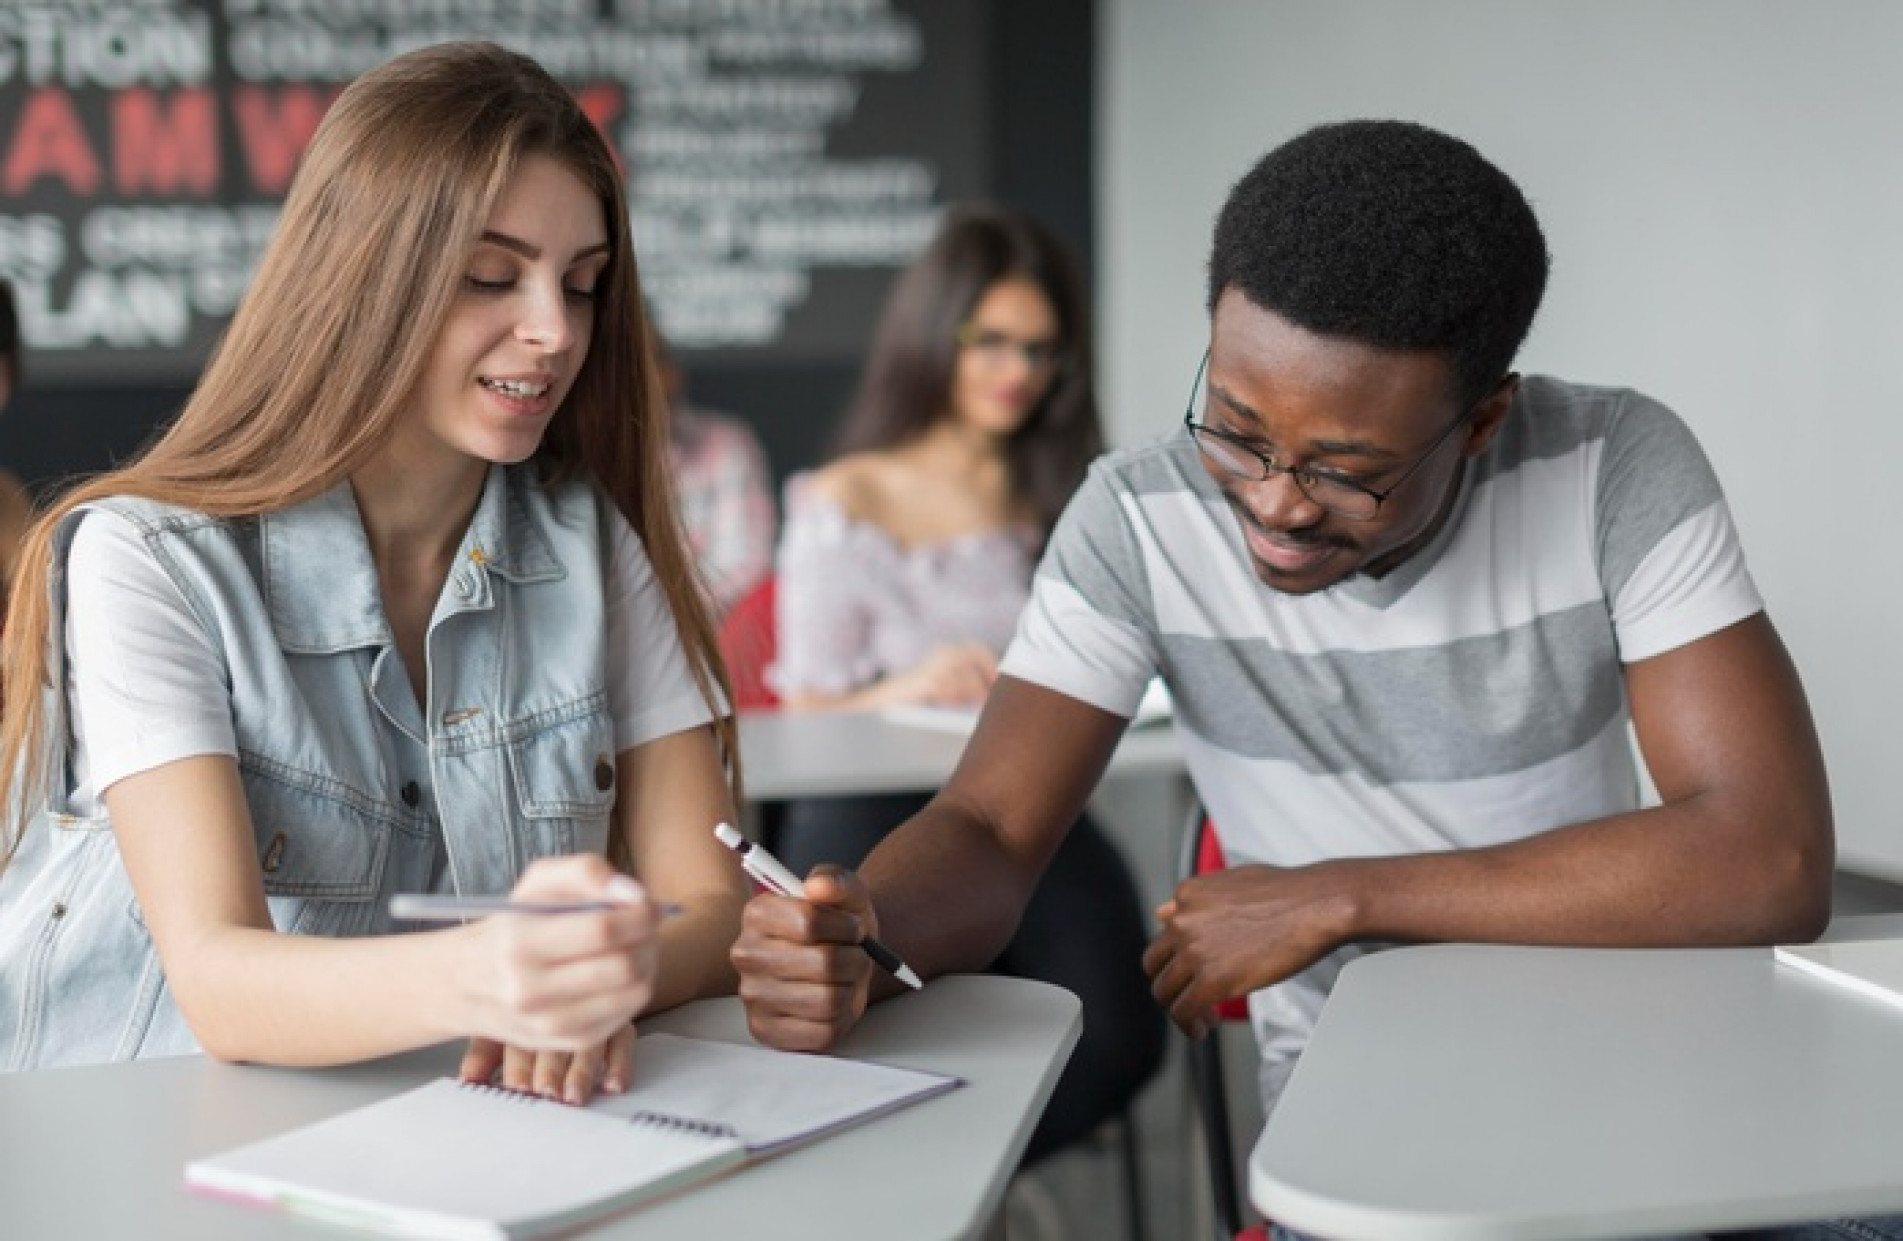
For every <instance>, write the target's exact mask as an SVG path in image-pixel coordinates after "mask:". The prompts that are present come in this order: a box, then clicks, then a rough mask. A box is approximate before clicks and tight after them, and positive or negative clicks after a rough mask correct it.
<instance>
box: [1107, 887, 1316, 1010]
mask: <svg viewBox="0 0 1903 1241" xmlns="http://www.w3.org/2000/svg"><path fill="white" fill-rule="evenodd" d="M1351 912H1352V903H1351V901H1350V900H1349V898H1348V896H1347V895H1346V891H1345V889H1344V887H1343V885H1342V883H1341V882H1340V877H1339V873H1338V870H1337V869H1336V868H1334V867H1332V866H1330V865H1329V864H1323V865H1319V866H1304V867H1300V868H1297V869H1292V870H1284V869H1282V868H1279V867H1274V866H1235V867H1230V868H1229V869H1227V870H1219V871H1212V872H1211V873H1209V874H1207V875H1199V876H1197V877H1196V878H1194V879H1186V880H1184V881H1183V882H1182V883H1180V884H1178V885H1177V886H1176V896H1175V899H1173V900H1169V901H1166V902H1164V904H1163V905H1162V906H1161V907H1160V908H1158V909H1157V911H1156V916H1157V920H1158V921H1159V922H1161V923H1162V930H1161V931H1159V932H1158V933H1157V937H1156V939H1155V940H1154V941H1152V942H1151V944H1150V947H1149V949H1148V951H1146V952H1145V953H1144V954H1143V968H1144V970H1145V971H1146V972H1148V974H1149V975H1150V993H1151V994H1152V995H1154V996H1155V997H1156V1001H1157V1003H1159V1004H1161V1005H1162V1006H1163V1007H1164V1008H1165V1009H1166V1010H1168V1012H1169V1015H1170V1019H1171V1020H1172V1021H1174V1022H1175V1023H1176V1024H1177V1026H1178V1028H1180V1029H1181V1030H1182V1031H1183V1033H1185V1034H1187V1035H1188V1036H1189V1037H1191V1038H1201V1037H1202V1036H1203V1035H1204V1034H1206V1033H1208V1031H1209V1029H1210V1028H1211V1026H1212V1025H1213V1024H1214V1020H1215V1017H1214V1009H1215V1007H1216V1005H1217V1004H1219V1003H1221V1002H1222V1001H1223V1000H1226V999H1229V998H1230V997H1231V996H1237V995H1243V994H1246V993H1247V992H1250V991H1254V990H1257V989H1258V988H1261V987H1266V986H1268V985H1269V984H1271V983H1276V982H1280V981H1282V980H1283V979H1284V978H1287V977H1288V976H1289V975H1291V974H1294V973H1296V972H1298V971H1300V970H1302V969H1305V968H1307V967H1308V966H1310V965H1313V964H1314V963H1315V962H1316V961H1318V960H1319V959H1321V957H1322V956H1323V955H1325V954H1326V953H1328V952H1329V951H1330V950H1332V949H1334V948H1335V947H1336V946H1338V945H1339V944H1341V943H1342V942H1344V941H1345V940H1346V939H1348V938H1349V937H1350V934H1351V932H1350V930H1349V927H1350V921H1349V919H1350V915H1351Z"/></svg>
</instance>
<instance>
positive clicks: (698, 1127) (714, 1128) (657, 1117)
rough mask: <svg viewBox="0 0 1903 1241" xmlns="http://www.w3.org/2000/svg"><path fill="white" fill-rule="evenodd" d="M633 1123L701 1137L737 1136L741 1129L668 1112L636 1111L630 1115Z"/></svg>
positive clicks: (629, 1121)
mask: <svg viewBox="0 0 1903 1241" xmlns="http://www.w3.org/2000/svg"><path fill="white" fill-rule="evenodd" d="M628 1123H629V1124H631V1125H644V1126H646V1127H648V1128H650V1129H666V1130H668V1131H669V1132H671V1133H691V1134H693V1135H694V1136H695V1137H700V1138H736V1137H739V1136H740V1132H739V1130H737V1129H735V1128H734V1127H733V1126H732V1125H723V1124H721V1123H719V1122H718V1121H712V1120H695V1119H694V1118H693V1117H692V1116H675V1115H672V1114H670V1113H668V1112H636V1113H634V1114H633V1115H632V1116H630V1117H628Z"/></svg>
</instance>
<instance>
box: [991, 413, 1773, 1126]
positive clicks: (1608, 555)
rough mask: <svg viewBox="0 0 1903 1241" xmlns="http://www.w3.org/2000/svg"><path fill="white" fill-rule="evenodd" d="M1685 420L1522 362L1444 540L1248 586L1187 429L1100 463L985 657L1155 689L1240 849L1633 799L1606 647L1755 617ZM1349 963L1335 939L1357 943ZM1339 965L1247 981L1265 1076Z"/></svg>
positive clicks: (1292, 853) (1521, 828)
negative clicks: (1292, 585)
mask: <svg viewBox="0 0 1903 1241" xmlns="http://www.w3.org/2000/svg"><path fill="white" fill-rule="evenodd" d="M1762 606H1763V605H1762V603H1761V601H1760V599H1759V597H1758V593H1757V589H1756V587H1755V585H1754V584H1753V583H1752V581H1751V576H1750V573H1749V572H1748V570H1747V569H1746V567H1745V563H1744V556H1743V553H1742V551H1741V550H1740V548H1739V545H1738V540H1737V535H1736V532H1735V530H1734V529H1733V526H1732V522H1731V516H1730V513H1729V511H1728V510H1727V508H1726V506H1725V503H1724V497H1723V495H1722V493H1721V492H1720V490H1719V486H1718V482H1717V479H1716V477H1715V476H1714V475H1713V473H1712V471H1711V467H1710V465H1709V463H1708V462H1707V461H1706V459H1705V456H1704V454H1703V452H1702V451H1701V450H1700V449H1699V447H1698V444H1697V442H1696V441H1695V440H1694V439H1693V438H1692V435H1691V433H1690V432H1689V431H1688V430H1687V429H1686V428H1685V426H1684V424H1683V423H1682V422H1680V421H1679V419H1678V418H1677V417H1676V416H1675V415H1674V414H1673V413H1671V411H1669V410H1667V409H1666V408H1665V407H1663V406H1662V405H1660V404H1658V403H1657V402H1655V401H1652V400H1650V399H1648V398H1646V397H1644V396H1641V395H1639V394H1637V393H1634V392H1630V391H1625V390H1620V389H1610V388H1590V387H1582V386H1577V385H1572V384H1566V383H1562V382H1559V381H1557V380H1552V379H1543V378H1538V377H1533V378H1529V379H1527V380H1526V381H1525V382H1524V383H1523V385H1522V386H1521V389H1520V395H1519V397H1518V399H1517V401H1516V403H1515V405H1514V409H1513V412H1512V414H1511V416H1510V417H1509V418H1508V419H1507V421H1506V422H1505V424H1504V425H1503V426H1502V427H1501V429H1500V432H1499V433H1498V434H1497V435H1496V436H1495V437H1494V439H1493V442H1492V443H1491V444H1490V445H1489V446H1488V448H1487V451H1486V452H1485V453H1484V454H1483V455H1482V456H1481V457H1479V458H1477V459H1475V460H1473V461H1471V462H1469V463H1468V465H1467V468H1466V469H1465V471H1464V472H1463V477H1462V480H1461V483H1460V494H1459V495H1458V497H1457V499H1456V501H1455V508H1454V511H1453V513H1452V514H1451V515H1450V517H1449V519H1448V521H1447V522H1446V524H1445V525H1444V526H1443V527H1442V528H1441V530H1440V531H1439V532H1438V534H1437V535H1436V536H1435V538H1434V540H1433V541H1432V542H1431V543H1430V544H1429V545H1428V546H1426V547H1424V548H1422V549H1421V551H1420V552H1418V553H1417V554H1416V555H1414V556H1413V557H1412V558H1411V559H1409V560H1408V561H1406V562H1405V563H1403V564H1402V565H1400V566H1399V567H1398V568H1396V569H1394V570H1393V571H1392V572H1390V573H1389V574H1387V575H1386V576H1385V577H1382V578H1379V579H1375V578H1369V577H1364V576H1356V577H1351V578H1349V579H1347V580H1345V581H1343V582H1341V583H1338V584H1337V585H1335V586H1334V587H1331V588H1330V589H1328V590H1324V591H1320V592H1317V593H1315V594H1312V595H1302V596H1297V595H1285V594H1281V593H1279V592H1277V591H1274V590H1272V589H1270V588H1269V587H1267V586H1264V585H1262V584H1261V582H1260V581H1259V580H1258V579H1257V578H1256V576H1255V574H1254V572H1253V571H1252V569H1251V568H1250V564H1249V558H1248V555H1247V552H1246V551H1245V549H1244V547H1243V543H1242V537H1241V534H1240V532H1239V531H1238V529H1237V526H1236V519H1235V517H1234V516H1233V515H1232V514H1231V513H1230V511H1229V509H1228V507H1227V506H1226V505H1225V504H1224V502H1223V500H1222V497H1221V495H1220V493H1219V492H1218V491H1217V489H1216V487H1215V485H1214V484H1213V483H1212V482H1211V481H1210V479H1209V477H1208V475H1207V474H1205V473H1204V471H1203V469H1202V466H1201V465H1200V464H1199V462H1198V460H1197V453H1196V448H1195V446H1194V444H1193V443H1192V442H1191V441H1190V438H1189V437H1188V436H1187V435H1186V434H1184V433H1183V432H1182V431H1181V430H1180V429H1179V430H1177V431H1175V432H1174V433H1172V434H1171V435H1169V436H1167V437H1165V438H1163V439H1161V440H1159V441H1157V442H1155V443H1152V444H1149V445H1146V446H1143V447H1138V448H1134V449H1129V450H1125V451H1122V452H1118V453H1114V454H1111V455H1110V456H1107V457H1105V458H1104V459H1102V460H1100V461H1099V462H1097V463H1096V465H1094V466H1093V467H1092V469H1091V472H1090V475H1089V478H1088V479H1087V480H1086V482H1085V483H1084V485H1083V487H1082V488H1081V489H1080V490H1079V491H1078V493H1077V496H1076V497H1075V499H1074V500H1073V501H1072V502H1071V505H1070V507H1069V508H1068V509H1067V510H1066V511H1065V514H1064V517H1063V519H1062V521H1061V522H1060V523H1059V524H1058V527H1057V530H1056V532H1055V534H1054V535H1053V536H1052V539H1051V544H1050V547H1049V549H1048V551H1047V553H1046V555H1045V557H1044V560H1043V563H1042V564H1041V565H1040V567H1039V569H1038V575H1037V580H1036V584H1035V587H1034V589H1033V592H1032V598H1031V602H1030V605H1029V606H1028V608H1027V609H1026V611H1025V613H1024V616H1023V618H1022V620H1021V622H1020V624H1019V627H1018V633H1017V637H1016V640H1015V641H1014V642H1013V644H1012V646H1011V648H1010V650H1009V652H1008V654H1007V655H1006V658H1005V660H1004V664H1003V671H1004V672H1005V673H1006V674H1008V675H1011V676H1015V677H1019V678H1021V679H1023V680H1026V681H1030V682H1034V683H1036V684H1039V685H1043V686H1046V687H1048V688H1051V689H1054V690H1057V691H1058V692H1060V693H1063V694H1066V695H1069V696H1070V697H1073V698H1077V699H1080V700H1082V701H1084V702H1088V703H1091V704H1093V705H1095V706H1098V707H1101V708H1103V709H1105V710H1108V711H1112V712H1116V713H1118V714H1121V715H1129V714H1130V713H1131V712H1132V711H1133V710H1134V709H1135V707H1136V704H1137V700H1138V698H1139V697H1140V695H1141V694H1142V692H1143V689H1144V686H1145V685H1146V683H1147V682H1148V681H1149V679H1150V678H1151V676H1153V675H1157V674H1160V675H1161V676H1162V677H1163V678H1164V680H1165V681H1166V683H1167V684H1168V685H1169V688H1170V691H1171V695H1172V697H1173V699H1174V702H1175V709H1176V719H1177V725H1178V729H1179V732H1180V735H1181V737H1182V740H1183V747H1184V751H1185V754H1186V756H1187V759H1188V763H1189V770H1190V775H1191V777H1192V778H1193V779H1194V781H1195V784H1196V788H1197V791H1198V793H1199V794H1200V795H1201V797H1202V799H1203V803H1204V805H1205V806H1206V807H1207V809H1208V811H1209V813H1210V816H1211V817H1212V818H1213V819H1214V821H1215V823H1216V825H1217V829H1218V832H1219V834H1220V836H1221V838H1222V842H1223V848H1224V851H1225V854H1226V855H1227V857H1228V858H1229V859H1230V861H1231V862H1232V863H1245V862H1251V861H1261V862H1268V863H1273V864H1275V865H1280V866H1299V865H1303V864H1305V863H1310V862H1316V861H1320V860H1323V859H1326V858H1334V857H1347V856H1378V855H1392V854H1400V853H1413V852H1423V851H1429V850H1438V849H1454V848H1469V847H1475V846H1482V845H1490V844H1495V843H1499V842H1502V841H1509V840H1517V839H1520V838H1522V837H1525V836H1529V835H1532V834H1534V833H1536V832H1539V831H1542V830H1545V829H1548V828H1552V827H1558V826H1561V825H1564V824H1568V823H1576V822H1581V821H1584V820H1588V819H1594V818H1599V817H1602V816H1604V815H1608V814H1613V813H1617V812H1620V811H1624V810H1629V809H1632V808H1634V807H1635V806H1637V804H1638V799H1639V791H1638V776H1637V772H1636V769H1635V766H1634V761H1633V757H1632V749H1631V746H1630V744H1629V741H1628V735H1627V723H1628V718H1629V717H1628V713H1627V704H1626V698H1625V688H1624V678H1623V675H1622V665H1623V664H1626V663H1632V662H1636V661H1638V660H1643V659H1646V658H1649V657H1651V656H1653V655H1658V654H1661V653H1663V652H1665V651H1669V650H1671V649H1673V648H1674V647H1678V646H1682V645H1684V644H1686V643H1689V642H1692V641H1695V640H1696V639H1698V638H1701V637H1704V636H1706V635H1708V634H1711V633H1714V632H1716V631H1717V630H1719V629H1722V628H1724V627H1726V626H1728V625H1731V624H1734V623H1736V622H1737V621H1740V620H1743V619H1745V618H1746V617H1748V616H1751V615H1753V614H1755V613H1756V612H1758V611H1760V610H1761V609H1762ZM1347 955H1351V953H1350V954H1347ZM1339 966H1340V960H1331V961H1324V962H1323V963H1322V964H1321V965H1319V966H1317V967H1316V968H1315V969H1314V970H1311V971H1309V973H1308V974H1305V975H1303V976H1299V977H1297V978H1295V979H1292V980H1290V981H1289V982H1287V983H1284V984H1281V985H1279V986H1276V987H1272V988H1269V989H1268V990H1267V991H1264V992H1261V993H1258V994H1257V995H1256V996H1254V997H1252V1001H1251V1009H1252V1012H1253V1013H1254V1016H1255V1020H1256V1026H1257V1035H1258V1037H1259V1039H1261V1041H1262V1045H1263V1049H1264V1055H1265V1057H1266V1058H1267V1059H1268V1060H1269V1061H1271V1062H1277V1061H1280V1062H1285V1063H1284V1066H1283V1068H1282V1069H1279V1070H1278V1069H1276V1068H1275V1067H1274V1065H1273V1064H1271V1065H1269V1066H1266V1067H1265V1090H1266V1091H1268V1092H1270V1093H1273V1091H1274V1090H1275V1088H1276V1087H1277V1086H1278V1084H1279V1081H1280V1079H1281V1077H1282V1076H1285V1072H1286V1065H1287V1063H1289V1062H1292V1058H1293V1056H1294V1054H1295V1053H1296V1052H1298V1051H1299V1049H1300V1047H1301V1045H1302V1044H1303V1043H1304V1042H1305V1041H1306V1039H1307V1034H1308V1030H1309V1029H1310V1028H1311V1027H1312V1025H1313V1022H1314V1018H1315V1016H1316V1015H1317V1013H1318V1012H1319V1009H1320V1004H1321V1001H1322V999H1323V998H1324V997H1325V994H1326V989H1327V987H1328V986H1329V985H1331V984H1332V981H1333V977H1334V974H1335V973H1336V972H1337V971H1338V969H1339Z"/></svg>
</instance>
